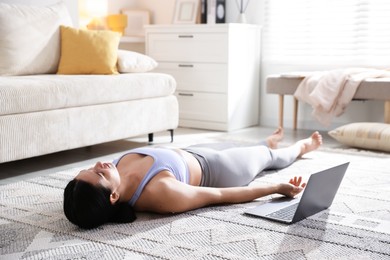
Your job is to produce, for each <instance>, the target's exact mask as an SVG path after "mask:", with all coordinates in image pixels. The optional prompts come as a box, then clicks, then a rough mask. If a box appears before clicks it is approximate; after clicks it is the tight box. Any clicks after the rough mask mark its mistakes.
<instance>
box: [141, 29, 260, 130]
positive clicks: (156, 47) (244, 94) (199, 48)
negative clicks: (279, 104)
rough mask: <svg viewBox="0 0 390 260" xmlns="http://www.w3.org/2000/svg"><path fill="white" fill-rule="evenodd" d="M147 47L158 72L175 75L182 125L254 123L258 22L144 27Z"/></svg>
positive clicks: (214, 126) (233, 126)
mask: <svg viewBox="0 0 390 260" xmlns="http://www.w3.org/2000/svg"><path fill="white" fill-rule="evenodd" d="M145 51H146V54H147V55H149V56H151V57H153V58H154V59H155V60H156V61H157V62H158V63H159V66H158V68H157V69H156V72H163V73H167V74H171V75H172V76H173V77H174V78H175V79H176V82H177V91H176V95H177V97H178V101H179V113H180V116H179V117H180V119H179V124H180V126H183V127H192V128H203V129H211V130H222V131H230V130H235V129H240V128H244V127H248V126H252V125H256V124H257V123H258V106H259V104H258V100H259V84H260V83H259V74H260V28H259V27H258V26H256V25H248V24H216V25H205V24H202V25H200V24H196V25H169V26H168V25H167V26H162V25H153V26H148V27H146V46H145Z"/></svg>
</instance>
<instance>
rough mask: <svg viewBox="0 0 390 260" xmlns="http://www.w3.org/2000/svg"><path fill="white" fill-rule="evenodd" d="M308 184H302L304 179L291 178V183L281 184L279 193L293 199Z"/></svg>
mask: <svg viewBox="0 0 390 260" xmlns="http://www.w3.org/2000/svg"><path fill="white" fill-rule="evenodd" d="M305 186H306V183H304V182H302V177H301V176H299V177H296V176H295V177H294V178H291V179H290V181H289V183H280V184H279V185H278V192H277V193H279V194H282V195H284V196H287V197H290V198H293V197H295V196H296V195H297V194H299V193H300V192H301V191H303V188H305Z"/></svg>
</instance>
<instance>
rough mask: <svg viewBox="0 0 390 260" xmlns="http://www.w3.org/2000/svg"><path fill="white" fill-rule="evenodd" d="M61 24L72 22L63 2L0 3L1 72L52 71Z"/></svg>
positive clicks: (55, 61) (4, 73)
mask: <svg viewBox="0 0 390 260" xmlns="http://www.w3.org/2000/svg"><path fill="white" fill-rule="evenodd" d="M61 24H64V25H72V21H71V18H70V15H69V13H68V10H67V8H66V6H65V5H64V4H63V3H62V2H61V3H58V4H55V5H52V6H47V7H42V6H41V7H38V6H30V5H17V4H5V3H0V35H1V36H0V75H4V76H5V75H29V74H45V73H55V72H56V71H57V68H58V62H59V58H60V30H59V26H60V25H61Z"/></svg>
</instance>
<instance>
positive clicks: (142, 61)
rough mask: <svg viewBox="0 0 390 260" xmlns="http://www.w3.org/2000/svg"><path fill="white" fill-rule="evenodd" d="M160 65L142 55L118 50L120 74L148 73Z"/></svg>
mask: <svg viewBox="0 0 390 260" xmlns="http://www.w3.org/2000/svg"><path fill="white" fill-rule="evenodd" d="M157 65H158V63H157V62H156V61H155V60H154V59H153V58H152V57H149V56H147V55H144V54H142V53H138V52H134V51H127V50H118V71H119V72H120V73H133V72H148V71H151V70H153V69H155V68H156V67H157Z"/></svg>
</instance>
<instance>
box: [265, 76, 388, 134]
mask: <svg viewBox="0 0 390 260" xmlns="http://www.w3.org/2000/svg"><path fill="white" fill-rule="evenodd" d="M303 79H304V78H303V77H302V76H291V75H289V76H282V75H270V76H268V77H267V81H266V92H267V94H277V95H279V125H280V126H281V127H283V114H284V112H283V111H284V96H285V95H292V96H293V95H294V93H295V90H296V89H297V87H298V85H299V83H301V81H302V80H303ZM353 100H382V101H384V122H385V123H387V124H390V78H370V79H366V80H364V81H362V83H361V84H360V86H359V87H358V89H357V91H356V93H355V95H354V97H353ZM297 121H298V100H297V99H296V98H295V97H294V102H293V129H294V130H296V129H297Z"/></svg>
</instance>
